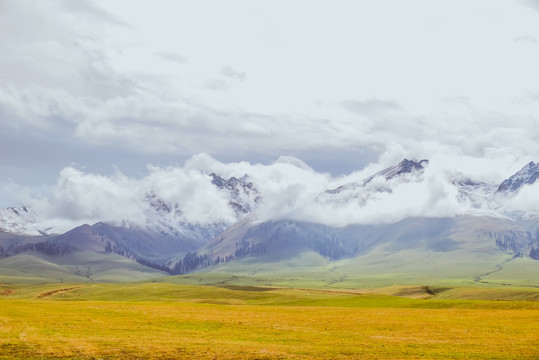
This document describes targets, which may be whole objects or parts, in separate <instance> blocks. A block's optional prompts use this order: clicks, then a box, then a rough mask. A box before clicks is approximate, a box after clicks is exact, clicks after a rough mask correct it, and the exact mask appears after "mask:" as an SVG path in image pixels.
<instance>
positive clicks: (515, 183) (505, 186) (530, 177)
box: [497, 161, 539, 192]
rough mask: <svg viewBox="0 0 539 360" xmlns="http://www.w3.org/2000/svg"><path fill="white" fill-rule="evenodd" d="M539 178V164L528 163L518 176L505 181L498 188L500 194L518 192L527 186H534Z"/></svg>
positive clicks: (515, 175)
mask: <svg viewBox="0 0 539 360" xmlns="http://www.w3.org/2000/svg"><path fill="white" fill-rule="evenodd" d="M537 178H539V164H535V163H534V162H533V161H531V162H530V163H528V164H527V165H526V166H524V167H523V168H522V169H520V170H519V171H518V172H517V173H516V174H514V175H513V176H511V177H510V178H508V179H505V180H504V181H503V182H502V183H501V184H500V186H499V187H498V190H497V191H498V192H507V191H510V192H516V191H518V190H519V189H520V188H522V187H523V186H524V185H526V184H533V183H534V182H535V181H536V180H537Z"/></svg>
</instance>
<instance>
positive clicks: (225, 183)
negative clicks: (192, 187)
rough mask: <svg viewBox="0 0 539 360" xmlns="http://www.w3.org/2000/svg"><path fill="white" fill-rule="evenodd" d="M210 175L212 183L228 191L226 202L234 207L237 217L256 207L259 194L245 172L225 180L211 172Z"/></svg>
mask: <svg viewBox="0 0 539 360" xmlns="http://www.w3.org/2000/svg"><path fill="white" fill-rule="evenodd" d="M210 177H211V178H212V181H211V182H212V184H213V185H215V186H217V187H218V188H219V189H223V190H225V191H227V192H228V194H229V196H230V201H229V203H228V204H229V205H230V206H231V207H232V208H233V209H234V211H235V212H236V216H237V217H242V216H243V215H245V214H248V213H250V212H252V211H254V210H255V209H256V207H257V205H258V202H259V200H260V195H259V193H258V190H257V189H256V188H255V187H254V185H253V183H252V182H250V181H249V175H247V174H245V175H243V176H242V177H240V178H237V177H235V176H232V177H231V178H229V179H228V180H225V179H223V178H222V177H220V176H219V175H216V174H215V173H211V174H210Z"/></svg>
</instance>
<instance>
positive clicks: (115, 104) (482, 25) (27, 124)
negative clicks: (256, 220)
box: [0, 0, 539, 216]
mask: <svg viewBox="0 0 539 360" xmlns="http://www.w3.org/2000/svg"><path fill="white" fill-rule="evenodd" d="M537 64H539V3H538V2H537V1H534V0H476V1H473V2H472V1H465V0H456V1H432V0H411V1H406V2H404V1H399V0H381V1H376V2H374V1H361V0H354V1H352V0H350V1H346V0H342V1H336V2H335V1H316V0H314V1H299V0H298V1H294V2H290V1H286V2H285V1H257V2H253V1H235V0H232V1H227V2H223V1H206V0H202V1H196V2H193V1H175V0H159V1H153V2H148V1H136V0H129V1H127V0H123V1H122V0H97V1H86V0H77V1H75V0H52V1H47V2H43V1H30V0H17V1H9V0H0V206H2V207H6V206H15V205H19V204H21V203H31V202H32V201H35V200H36V199H39V200H40V201H43V199H49V198H61V196H60V195H62V194H63V195H64V196H66V197H69V196H71V199H78V197H77V196H76V195H75V194H71V193H70V194H71V195H69V196H68V195H65V194H66V191H67V192H68V193H69V191H74V190H69V191H68V190H66V188H65V187H62V186H64V185H65V184H67V183H69V184H72V183H73V184H75V183H76V181H79V183H77V184H79V185H80V184H82V183H84V182H85V181H87V180H88V179H94V178H99V179H108V180H107V181H109V180H110V181H112V180H111V179H116V180H117V179H120V178H121V179H123V180H122V181H126V182H127V183H129V184H132V182H137V183H140V182H144V181H146V180H144V179H149V178H152V179H153V178H154V176H155V174H157V173H166V172H167V171H169V172H172V173H173V172H174V171H175V170H174V169H176V170H178V169H179V170H178V171H181V172H182V173H188V169H189V168H190V167H191V166H192V164H194V163H197V164H199V165H200V164H203V165H204V166H207V167H214V168H220V169H221V171H222V173H223V175H230V176H232V175H237V176H241V175H242V174H239V172H241V171H244V170H248V171H251V172H257V171H259V173H260V174H262V173H272V171H274V170H275V169H277V168H279V169H281V168H282V166H281V165H279V164H283V163H286V164H288V165H286V166H288V167H286V166H285V168H286V172H287V173H286V174H284V173H282V172H281V173H280V174H281V175H280V176H281V177H290V176H292V175H290V174H296V175H297V178H294V181H293V182H294V183H297V184H307V183H309V185H305V187H306V188H312V189H313V191H314V189H317V190H316V191H318V189H320V188H324V187H327V186H332V185H338V184H339V183H345V182H347V181H350V180H351V179H355V178H360V177H361V176H364V175H366V176H367V175H370V174H371V173H372V172H373V171H378V170H380V169H382V168H384V167H387V166H390V165H394V164H396V163H398V162H399V161H401V160H402V159H403V158H409V159H423V158H428V159H431V160H432V159H439V161H443V162H444V166H442V168H443V169H445V170H444V171H446V170H447V169H451V170H452V171H454V172H463V173H466V174H470V176H473V177H475V178H477V179H479V180H485V179H487V178H488V179H490V180H491V181H495V182H496V181H502V180H503V179H505V178H507V177H508V176H510V175H512V174H513V173H514V172H516V171H517V170H519V169H520V168H522V166H524V165H525V164H526V163H528V162H529V161H538V160H539V158H538V155H537V154H539V141H537V139H539V70H537ZM291 164H292V165H291ZM197 166H198V165H197ZM200 166H202V165H200ZM290 167H293V168H294V169H296V170H297V171H296V170H293V169H291V168H290ZM156 169H157V170H156ZM198 170H200V171H208V172H212V171H213V169H210V168H207V169H198ZM282 171H285V170H282ZM237 172H238V173H237ZM309 174H310V175H309ZM250 175H253V176H255V177H257V174H250ZM69 176H71V178H69V179H67V178H66V177H69ZM66 179H67V180H66ZM312 179H316V180H313V182H312V183H311V182H309V181H310V180H312ZM66 181H67V182H66ZM114 184H116V185H115V186H117V184H118V182H114ZM311 185H312V186H311ZM103 186H105V185H103ZM268 186H270V185H268ZM298 186H299V185H298ZM270 187H271V186H270ZM73 188H77V189H80V190H79V191H82V192H85V191H87V190H85V189H86V188H84V187H82V186H74V187H73ZM105 199H106V197H105ZM72 201H75V200H72ZM84 201H86V202H87V201H89V200H84ZM84 201H83V202H84ZM276 206H277V205H276ZM67 208H69V207H67ZM96 211H97V210H96ZM83 213H86V212H84V211H83ZM81 216H82V215H81ZM92 216H93V215H92Z"/></svg>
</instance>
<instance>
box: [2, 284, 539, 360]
mask: <svg viewBox="0 0 539 360" xmlns="http://www.w3.org/2000/svg"><path fill="white" fill-rule="evenodd" d="M165 279H166V280H167V282H165V281H164V280H165ZM259 280H261V279H260V278H252V277H249V276H243V277H238V276H231V275H226V274H217V275H216V274H192V275H186V276H176V277H166V278H161V279H155V280H153V281H152V282H138V283H117V284H110V283H99V284H97V283H62V284H51V283H43V284H22V283H18V284H14V283H13V284H1V285H0V359H61V358H65V359H98V358H101V359H163V358H165V359H419V358H421V359H538V358H539V344H538V343H537V339H538V338H539V289H535V288H518V287H507V288H497V287H492V286H474V287H440V286H438V287H437V286H390V287H384V288H378V289H376V288H369V289H346V290H345V289H324V288H319V289H309V288H283V287H277V286H269V285H260V283H261V281H259ZM265 281H268V282H270V281H271V279H265ZM182 282H183V284H182ZM189 282H191V283H192V284H187V283H189ZM202 282H207V283H209V282H214V283H215V284H214V285H219V286H209V285H195V284H200V283H202Z"/></svg>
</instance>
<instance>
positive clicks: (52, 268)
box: [0, 251, 165, 283]
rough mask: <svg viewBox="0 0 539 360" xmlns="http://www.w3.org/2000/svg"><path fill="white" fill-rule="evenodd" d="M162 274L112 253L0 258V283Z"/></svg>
mask: <svg viewBox="0 0 539 360" xmlns="http://www.w3.org/2000/svg"><path fill="white" fill-rule="evenodd" d="M164 275H165V273H163V272H161V271H157V270H155V269H151V268H148V267H146V266H143V265H140V264H138V263H137V262H135V261H133V260H130V259H127V258H125V257H122V256H119V255H115V254H100V253H95V252H76V253H72V254H68V255H63V256H54V257H50V256H47V255H44V254H42V253H39V252H35V251H28V252H25V253H21V254H17V255H15V256H11V257H7V258H1V259H0V283H14V282H15V283H16V282H22V283H28V282H34V283H36V282H37V283H42V282H50V283H58V282H95V281H101V282H105V281H109V282H110V281H114V282H115V281H134V280H148V279H152V278H156V277H161V276H164Z"/></svg>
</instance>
